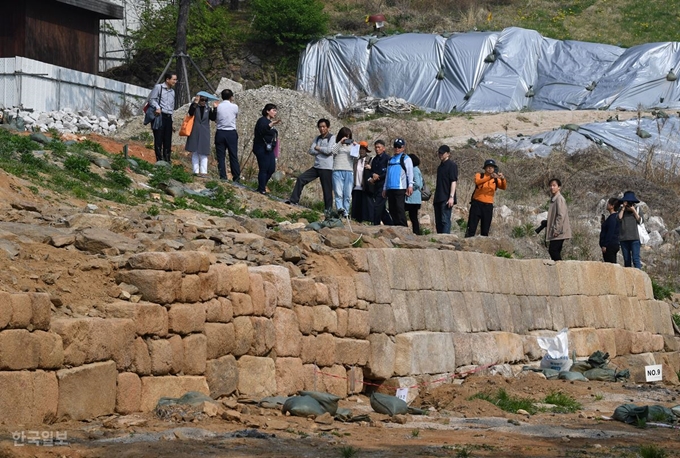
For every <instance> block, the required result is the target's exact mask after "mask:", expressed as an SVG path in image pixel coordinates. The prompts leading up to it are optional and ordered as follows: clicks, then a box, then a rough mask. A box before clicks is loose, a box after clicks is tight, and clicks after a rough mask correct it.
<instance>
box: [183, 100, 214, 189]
mask: <svg viewBox="0 0 680 458" xmlns="http://www.w3.org/2000/svg"><path fill="white" fill-rule="evenodd" d="M207 102H208V99H207V98H206V97H200V96H198V95H197V96H196V97H194V100H193V101H192V102H191V106H190V107H189V116H193V117H194V126H193V127H192V128H191V134H190V135H189V137H188V138H187V144H186V146H185V147H184V149H185V150H186V151H189V152H190V153H191V163H192V165H193V168H194V175H196V176H199V177H202V178H205V177H207V176H208V158H209V157H210V107H208V106H207Z"/></svg>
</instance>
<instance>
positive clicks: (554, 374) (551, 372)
mask: <svg viewBox="0 0 680 458" xmlns="http://www.w3.org/2000/svg"><path fill="white" fill-rule="evenodd" d="M541 372H542V373H543V375H545V378H546V379H548V380H557V378H558V377H559V376H560V371H558V370H555V369H543V370H542V371H541Z"/></svg>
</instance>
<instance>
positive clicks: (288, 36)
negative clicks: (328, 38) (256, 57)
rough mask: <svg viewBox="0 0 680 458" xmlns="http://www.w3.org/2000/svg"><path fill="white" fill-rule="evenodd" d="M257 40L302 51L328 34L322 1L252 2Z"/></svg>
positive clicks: (263, 0) (267, 0) (284, 0)
mask: <svg viewBox="0 0 680 458" xmlns="http://www.w3.org/2000/svg"><path fill="white" fill-rule="evenodd" d="M250 7H251V9H252V12H253V16H254V20H253V30H256V31H257V34H256V38H258V39H263V40H265V41H269V42H272V43H274V44H276V45H278V46H283V47H285V48H287V49H289V50H291V51H300V50H302V49H304V48H305V46H306V45H307V43H308V42H309V41H311V40H313V39H315V38H319V37H321V36H323V35H325V34H326V33H327V32H328V15H327V14H326V13H325V12H324V11H323V8H324V5H323V3H322V2H320V1H319V0H251V2H250Z"/></svg>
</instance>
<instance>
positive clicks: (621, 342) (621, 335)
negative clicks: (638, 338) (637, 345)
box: [613, 329, 634, 356]
mask: <svg viewBox="0 0 680 458" xmlns="http://www.w3.org/2000/svg"><path fill="white" fill-rule="evenodd" d="M613 331H614V339H615V340H616V354H617V355H619V356H623V355H628V354H630V352H631V351H630V350H631V348H632V345H633V334H634V333H633V332H632V331H628V330H626V329H614V330H613Z"/></svg>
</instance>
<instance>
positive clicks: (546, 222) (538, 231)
mask: <svg viewBox="0 0 680 458" xmlns="http://www.w3.org/2000/svg"><path fill="white" fill-rule="evenodd" d="M547 226H548V221H546V220H543V221H541V225H540V226H538V227H537V228H536V229H534V232H536V233H537V234H540V233H541V231H542V230H543V229H545V228H546V227H547Z"/></svg>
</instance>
